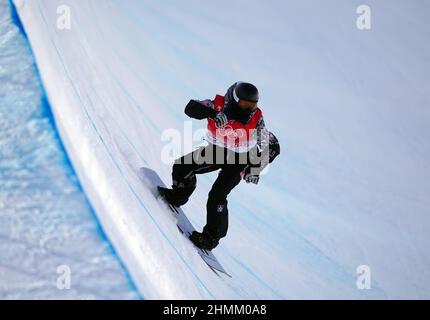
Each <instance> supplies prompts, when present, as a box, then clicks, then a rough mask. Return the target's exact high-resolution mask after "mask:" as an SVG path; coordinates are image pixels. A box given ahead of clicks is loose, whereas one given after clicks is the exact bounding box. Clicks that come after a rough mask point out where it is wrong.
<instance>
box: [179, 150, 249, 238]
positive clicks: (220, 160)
mask: <svg viewBox="0 0 430 320" xmlns="http://www.w3.org/2000/svg"><path fill="white" fill-rule="evenodd" d="M247 157H249V155H248V154H247V153H245V154H244V153H242V154H239V153H236V152H233V151H231V150H229V149H226V148H223V147H219V146H215V145H213V144H210V143H209V145H208V146H206V147H200V148H198V149H196V150H195V151H193V152H191V153H189V154H186V155H184V156H183V157H181V158H179V159H177V160H176V161H175V164H174V165H173V170H172V180H173V184H172V188H173V189H174V191H175V194H177V195H180V198H181V199H183V200H188V199H189V197H190V196H191V194H192V193H193V191H194V190H195V188H196V182H197V179H196V174H203V173H207V172H212V171H216V170H219V169H221V171H220V172H219V174H218V177H217V179H216V180H215V182H214V184H213V185H212V189H211V190H210V192H209V195H208V200H207V204H206V212H207V220H206V225H205V227H204V229H203V230H204V232H209V233H210V234H211V235H212V236H213V237H214V238H216V239H220V238H223V237H225V236H226V234H227V229H228V208H227V196H228V194H229V193H230V191H231V190H232V189H233V188H234V187H235V186H237V185H238V184H239V182H240V180H241V179H242V177H241V172H242V171H243V170H244V169H245V167H246V166H247V163H248V161H249V159H248V158H247Z"/></svg>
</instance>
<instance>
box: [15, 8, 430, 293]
mask: <svg viewBox="0 0 430 320" xmlns="http://www.w3.org/2000/svg"><path fill="white" fill-rule="evenodd" d="M14 3H15V4H16V6H17V8H18V12H19V15H20V18H21V20H22V22H23V25H24V27H25V30H26V32H27V34H28V36H29V40H30V42H31V45H32V48H33V50H34V53H35V57H36V61H37V65H38V67H39V69H40V72H41V77H42V81H43V84H44V86H45V89H46V92H47V94H48V97H49V101H50V104H51V106H52V109H53V114H54V117H55V120H56V124H57V127H58V130H59V134H60V136H61V138H62V142H63V143H64V145H65V148H66V150H67V153H68V155H69V157H70V159H71V161H72V163H73V166H74V168H75V169H76V171H77V175H78V177H79V180H80V182H81V183H82V186H83V188H84V190H85V192H86V194H87V196H88V198H89V199H90V201H91V204H92V206H93V207H94V210H95V212H96V214H97V216H98V218H99V220H100V222H101V224H102V226H103V229H104V230H105V231H106V234H107V236H108V237H109V239H110V240H111V241H112V243H113V246H114V248H115V249H116V251H117V252H118V254H119V256H120V257H121V259H122V261H123V262H124V264H125V265H126V267H127V269H128V271H129V272H130V274H131V277H132V278H133V280H134V282H135V284H136V286H137V287H138V289H139V291H140V292H141V293H142V294H143V296H145V297H147V298H165V299H166V298H174V299H187V298H206V299H212V298H218V299H220V298H224V299H226V298H234V299H250V298H254V299H262V298H265V299H272V298H273V299H296V298H323V299H330V298H347V299H352V298H359V299H372V298H429V296H430V295H429V293H430V289H429V288H430V274H429V270H430V268H429V266H430V251H429V250H428V249H427V243H428V242H429V233H430V230H429V229H430V218H429V209H428V208H429V200H428V197H427V195H428V193H429V190H430V185H429V184H430V179H429V178H430V170H429V159H430V148H429V141H430V139H429V133H430V132H429V131H430V129H429V128H430V126H429V119H430V117H429V116H430V114H429V113H430V111H429V109H428V107H427V105H428V102H429V94H428V91H427V88H428V87H429V74H430V72H429V71H430V70H429V69H430V68H429V67H430V60H429V59H428V57H429V53H430V52H429V50H430V49H429V45H428V44H427V42H428V41H426V40H427V39H428V38H429V31H430V30H429V29H430V26H429V25H428V23H427V17H428V16H429V13H430V12H429V11H430V5H429V4H426V3H423V2H422V1H408V2H405V1H400V0H396V1H389V2H388V1H384V2H382V1H367V5H369V6H370V8H371V9H372V29H371V30H367V31H361V30H358V29H357V27H356V19H357V14H356V9H357V7H358V6H359V5H360V4H362V3H360V2H358V1H353V0H349V1H344V0H331V1H324V3H322V2H318V1H309V0H305V1H275V0H273V1H264V2H263V1H244V0H240V1H234V2H231V1H227V0H221V1H216V2H209V1H205V2H202V1H197V0H186V1H173V0H172V1H157V2H155V1H146V0H139V1H137V0H136V1H132V0H127V1H110V0H106V1H103V2H101V1H95V0H85V1H83V0H80V1H76V0H75V1H70V0H61V1H60V0H14ZM59 5H67V6H69V7H70V9H71V29H70V30H67V29H66V30H61V29H58V28H57V27H56V22H57V19H58V14H57V8H58V6H59ZM237 80H245V81H250V82H253V83H255V84H256V85H257V86H258V87H259V89H260V91H261V96H262V99H261V103H260V105H261V107H262V109H263V113H264V117H265V120H266V123H267V125H268V126H269V127H270V128H271V130H273V132H274V133H275V134H276V136H277V137H278V138H279V140H280V143H281V155H280V157H279V158H278V159H276V160H275V162H274V163H273V165H272V166H271V168H270V170H268V172H267V174H265V175H264V176H263V177H262V179H261V180H260V184H259V185H258V186H254V185H246V184H244V183H242V184H241V185H239V186H238V187H237V188H236V189H235V190H234V191H233V192H232V193H231V195H230V197H229V208H230V228H229V234H228V236H227V238H225V239H224V240H222V242H221V245H220V246H219V247H218V248H217V249H215V250H214V253H215V254H216V256H217V257H218V258H219V260H220V261H221V262H222V264H223V265H224V267H225V268H226V269H227V270H228V271H229V272H230V273H231V274H232V276H233V277H232V278H231V279H227V278H219V277H217V276H216V275H215V274H213V273H212V272H211V271H210V270H209V269H208V268H207V266H205V264H204V262H203V261H202V260H201V259H200V257H199V256H198V255H197V254H196V252H195V251H194V250H193V248H192V247H191V246H190V244H189V243H188V241H187V240H186V239H184V238H183V237H182V236H181V235H180V234H179V233H178V231H177V229H176V227H175V226H174V224H173V223H172V220H171V218H170V216H169V214H168V213H166V212H165V211H163V210H162V207H161V206H160V203H158V202H157V201H156V200H155V199H154V198H153V196H152V195H151V193H150V192H149V190H147V188H146V187H145V186H144V185H143V184H142V182H141V181H140V180H139V178H138V170H139V168H140V167H142V166H147V167H150V168H152V169H154V170H156V171H157V172H158V173H159V174H160V176H161V177H162V178H163V180H164V181H165V182H166V183H169V182H170V171H171V165H170V164H169V163H166V162H165V161H162V160H163V159H162V158H161V155H162V154H163V153H162V152H164V149H163V148H164V147H165V145H166V141H165V140H163V139H164V138H165V135H166V132H169V131H166V130H170V132H171V131H172V130H177V131H178V132H181V133H182V132H186V129H185V128H187V124H189V123H188V122H187V123H184V120H188V119H186V116H185V115H184V114H183V108H184V106H185V104H186V103H187V102H188V100H189V99H191V98H195V99H205V98H212V97H213V96H214V95H215V94H216V93H219V94H223V93H224V92H225V90H226V89H227V88H228V86H229V85H231V84H232V83H233V82H235V81H237ZM204 125H205V124H204V122H197V121H194V122H193V129H198V128H203V127H204ZM163 134H164V135H163ZM194 143H195V144H197V143H198V141H194ZM184 144H186V145H188V148H187V150H184V149H183V148H182V150H180V149H179V148H178V150H177V151H178V153H179V154H182V153H183V152H185V151H189V149H190V146H189V144H190V141H185V142H184ZM214 178H215V173H212V174H208V175H205V176H199V177H198V184H199V187H198V189H197V190H196V192H195V193H194V194H193V196H192V198H191V200H190V202H189V203H188V204H187V205H186V206H184V211H185V213H186V214H187V215H188V216H189V218H190V220H191V222H192V223H193V224H194V225H195V226H197V228H201V227H202V226H203V225H204V222H205V201H206V197H207V193H208V191H209V189H210V186H211V183H212V182H213V180H214ZM360 265H367V266H369V267H370V270H371V272H372V273H371V275H372V277H371V279H372V289H371V290H359V289H358V288H357V286H356V281H357V274H356V269H357V267H358V266H360Z"/></svg>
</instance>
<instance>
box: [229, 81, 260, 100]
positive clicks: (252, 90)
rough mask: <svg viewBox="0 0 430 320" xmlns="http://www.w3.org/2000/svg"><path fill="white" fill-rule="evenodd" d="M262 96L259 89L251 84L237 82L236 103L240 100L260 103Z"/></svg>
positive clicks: (234, 93)
mask: <svg viewBox="0 0 430 320" xmlns="http://www.w3.org/2000/svg"><path fill="white" fill-rule="evenodd" d="M259 97H260V95H259V93H258V89H257V87H256V86H254V85H253V84H251V83H248V82H236V83H235V86H234V90H233V99H234V100H235V101H236V103H239V100H245V101H250V102H258V99H259Z"/></svg>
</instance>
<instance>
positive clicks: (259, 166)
mask: <svg viewBox="0 0 430 320" xmlns="http://www.w3.org/2000/svg"><path fill="white" fill-rule="evenodd" d="M255 133H256V135H257V148H255V149H254V150H253V153H251V160H252V161H251V164H249V167H248V171H250V172H251V174H256V175H258V174H260V173H261V171H263V170H264V168H265V167H266V166H267V165H268V164H269V163H272V162H273V160H275V158H276V157H277V156H278V155H279V154H280V153H281V147H280V145H279V141H278V139H277V138H276V136H275V135H274V134H273V133H272V132H270V131H269V130H268V129H267V128H266V126H265V124H264V120H263V118H261V119H260V121H259V122H258V124H257V127H256V131H255Z"/></svg>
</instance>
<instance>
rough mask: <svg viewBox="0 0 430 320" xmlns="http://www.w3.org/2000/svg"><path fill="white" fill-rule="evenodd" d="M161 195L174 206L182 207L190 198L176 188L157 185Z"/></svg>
mask: <svg viewBox="0 0 430 320" xmlns="http://www.w3.org/2000/svg"><path fill="white" fill-rule="evenodd" d="M157 189H158V193H159V194H160V196H161V197H162V198H163V199H164V200H165V201H166V202H167V203H170V204H171V205H172V206H175V207H180V206H182V205H184V204H186V203H187V202H188V198H185V197H184V196H181V195H180V194H178V193H177V192H175V190H174V189H169V188H164V187H157Z"/></svg>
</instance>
